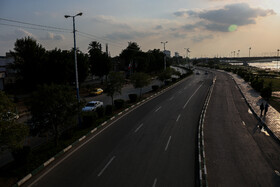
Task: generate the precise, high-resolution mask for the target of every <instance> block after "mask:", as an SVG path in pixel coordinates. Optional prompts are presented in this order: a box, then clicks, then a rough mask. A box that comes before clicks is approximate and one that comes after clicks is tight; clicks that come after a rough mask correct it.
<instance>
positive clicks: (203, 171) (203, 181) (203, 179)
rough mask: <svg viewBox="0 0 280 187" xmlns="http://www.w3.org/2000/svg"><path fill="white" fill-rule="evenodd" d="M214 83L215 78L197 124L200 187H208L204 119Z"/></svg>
mask: <svg viewBox="0 0 280 187" xmlns="http://www.w3.org/2000/svg"><path fill="white" fill-rule="evenodd" d="M215 82H216V76H215V77H214V78H213V83H212V85H211V87H210V88H209V90H208V94H207V97H206V100H205V102H204V106H203V109H202V111H201V114H200V118H199V124H198V161H199V183H200V186H201V187H204V186H205V187H208V182H207V168H206V159H205V150H204V133H203V131H204V119H205V115H206V110H207V107H208V104H209V101H210V98H211V95H212V92H213V88H214V85H215Z"/></svg>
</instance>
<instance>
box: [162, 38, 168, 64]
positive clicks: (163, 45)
mask: <svg viewBox="0 0 280 187" xmlns="http://www.w3.org/2000/svg"><path fill="white" fill-rule="evenodd" d="M160 43H162V44H163V49H164V51H163V53H164V70H166V54H165V44H167V43H168V41H165V42H160Z"/></svg>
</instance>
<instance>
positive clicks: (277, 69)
mask: <svg viewBox="0 0 280 187" xmlns="http://www.w3.org/2000/svg"><path fill="white" fill-rule="evenodd" d="M279 51H280V49H277V70H278V61H279Z"/></svg>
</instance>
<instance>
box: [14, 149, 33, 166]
mask: <svg viewBox="0 0 280 187" xmlns="http://www.w3.org/2000/svg"><path fill="white" fill-rule="evenodd" d="M30 154H31V149H30V147H29V146H23V147H22V148H19V149H16V150H13V151H12V155H13V157H14V159H15V162H16V164H17V165H22V164H25V163H27V161H28V158H29V157H30Z"/></svg>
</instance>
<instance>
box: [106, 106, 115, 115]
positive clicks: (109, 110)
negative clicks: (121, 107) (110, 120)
mask: <svg viewBox="0 0 280 187" xmlns="http://www.w3.org/2000/svg"><path fill="white" fill-rule="evenodd" d="M112 113H113V106H112V105H106V108H105V114H106V115H107V116H109V115H111V114H112Z"/></svg>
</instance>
